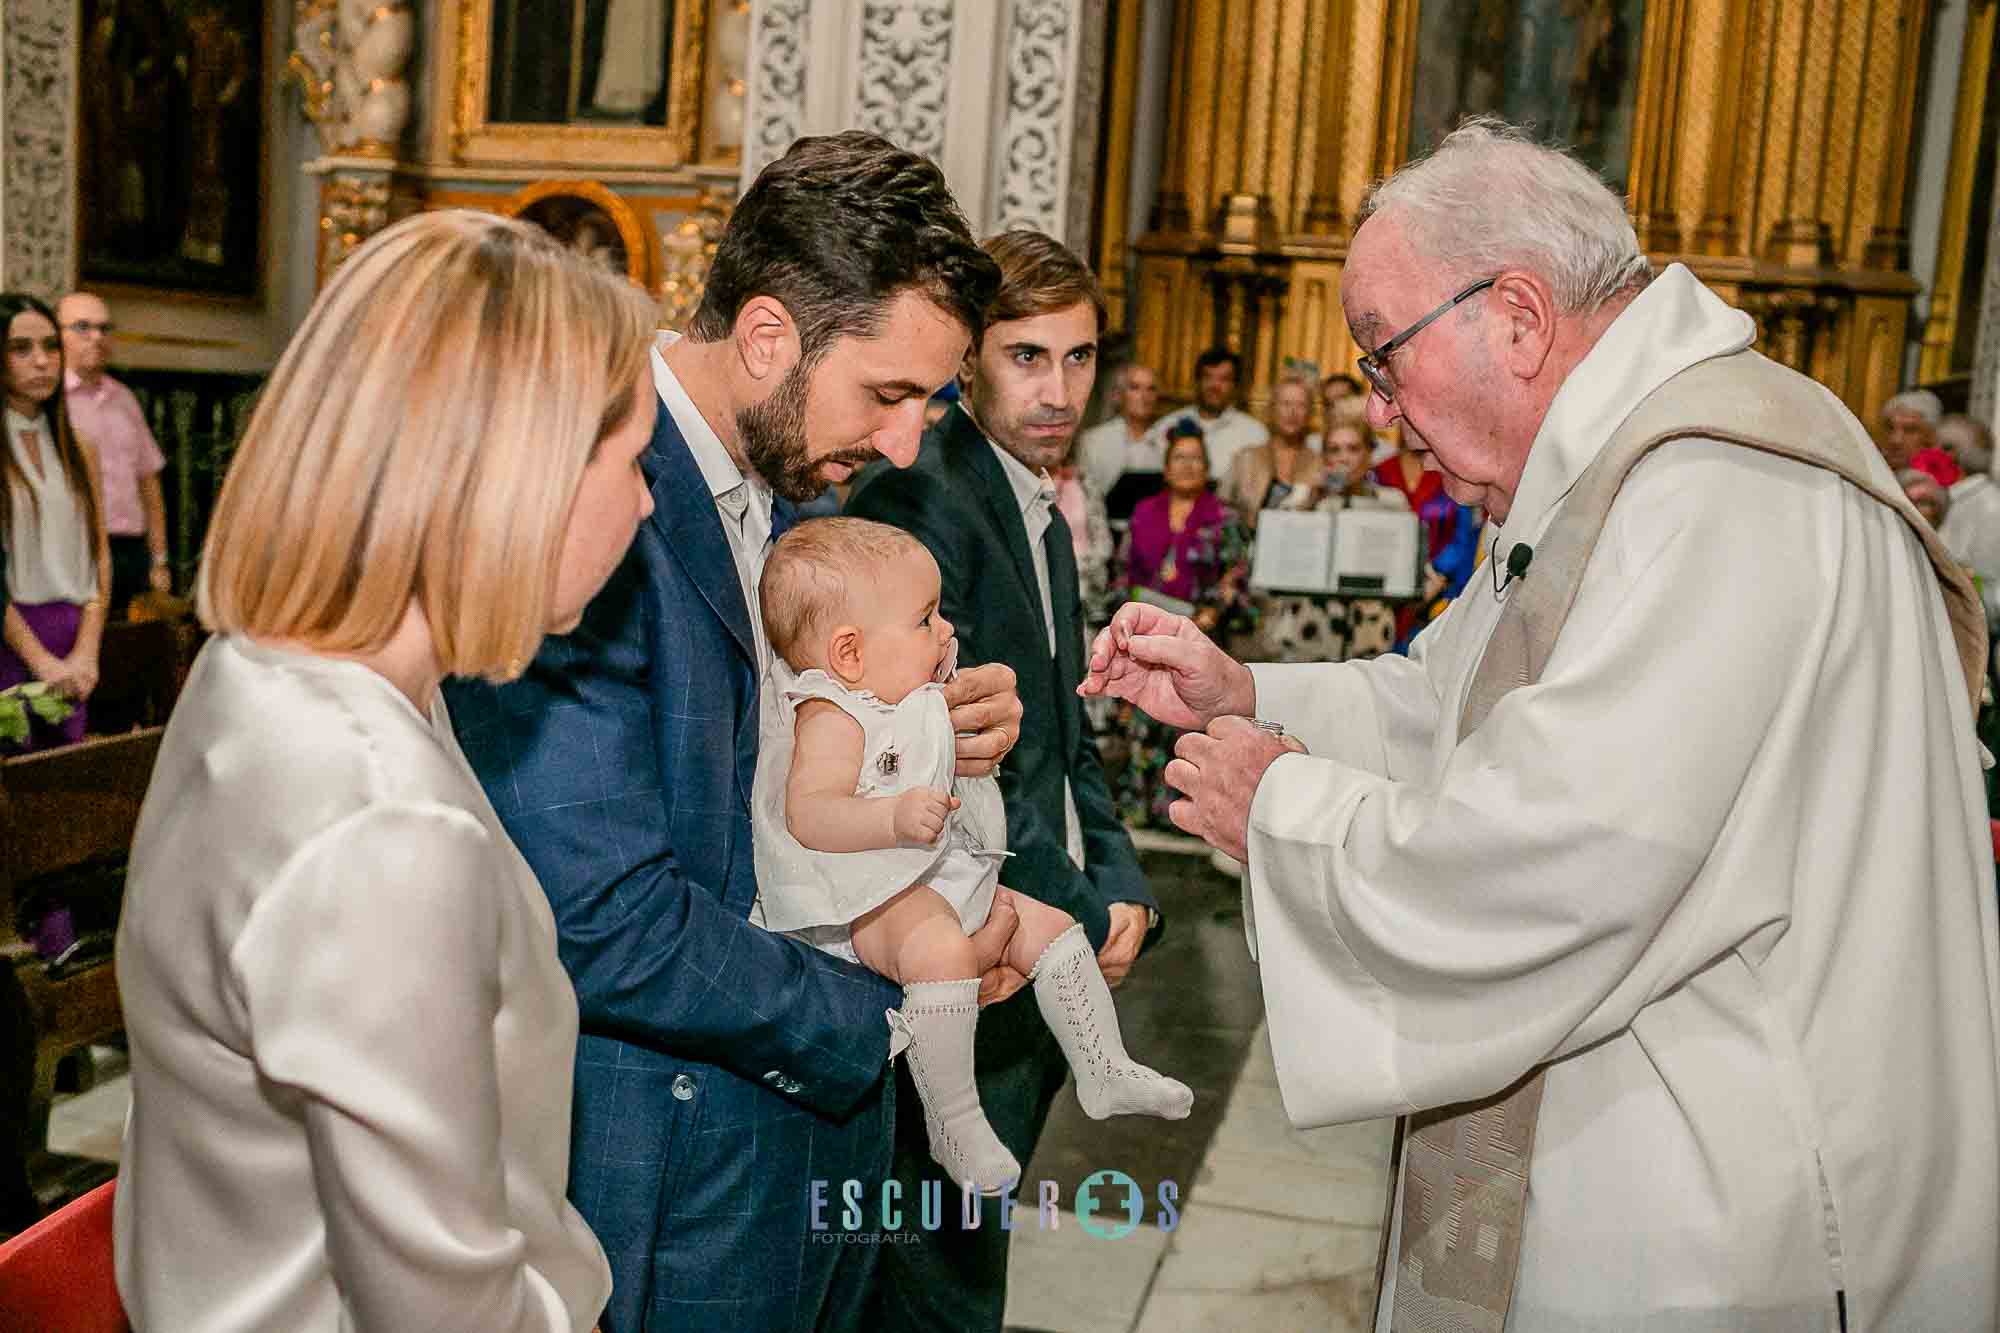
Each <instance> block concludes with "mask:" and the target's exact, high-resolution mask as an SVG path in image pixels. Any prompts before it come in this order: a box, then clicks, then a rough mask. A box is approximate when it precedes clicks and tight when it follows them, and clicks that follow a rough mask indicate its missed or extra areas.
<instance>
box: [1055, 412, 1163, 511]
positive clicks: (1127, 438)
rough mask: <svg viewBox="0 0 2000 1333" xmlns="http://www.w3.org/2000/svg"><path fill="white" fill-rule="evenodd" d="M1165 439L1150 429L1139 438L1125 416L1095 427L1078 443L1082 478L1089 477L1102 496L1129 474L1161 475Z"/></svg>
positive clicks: (1080, 438)
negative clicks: (1146, 473) (1147, 473)
mask: <svg viewBox="0 0 2000 1333" xmlns="http://www.w3.org/2000/svg"><path fill="white" fill-rule="evenodd" d="M1164 444H1165V439H1164V437H1162V436H1161V435H1160V434H1159V433H1158V432H1156V431H1154V430H1153V428H1152V427H1150V426H1148V427H1147V428H1146V429H1145V430H1142V431H1140V432H1139V433H1138V434H1137V435H1134V434H1133V433H1132V427H1131V425H1130V424H1129V423H1128V422H1127V421H1126V420H1125V418H1124V417H1113V418H1111V420H1109V421H1106V422H1103V423H1101V424H1099V425H1095V426H1092V427H1091V428H1090V429H1089V430H1087V431H1085V432H1084V433H1083V434H1082V435H1081V436H1080V437H1079V438H1078V439H1077V442H1076V457H1077V460H1078V463H1079V465H1080V468H1081V470H1082V472H1083V475H1084V476H1086V477H1088V478H1090V481H1091V484H1092V485H1094V486H1096V487H1097V490H1098V493H1099V494H1100V495H1102V494H1106V493H1108V492H1109V491H1110V490H1111V488H1112V487H1113V486H1114V485H1116V484H1117V482H1118V479H1119V478H1120V477H1122V476H1124V475H1125V474H1126V473H1127V472H1158V471H1161V470H1162V468H1163V466H1164V464H1163V462H1162V460H1161V457H1160V455H1161V453H1162V452H1163V450H1162V446H1163V445H1164Z"/></svg>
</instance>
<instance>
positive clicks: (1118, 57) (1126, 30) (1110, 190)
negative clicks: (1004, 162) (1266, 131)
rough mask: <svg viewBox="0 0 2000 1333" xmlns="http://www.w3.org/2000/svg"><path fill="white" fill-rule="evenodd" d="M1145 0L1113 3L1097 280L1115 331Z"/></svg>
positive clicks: (1123, 282) (1122, 309)
mask: <svg viewBox="0 0 2000 1333" xmlns="http://www.w3.org/2000/svg"><path fill="white" fill-rule="evenodd" d="M1144 17H1145V4H1144V0H1113V3H1112V6H1111V36H1112V48H1111V70H1110V103H1111V107H1110V115H1109V116H1108V117H1107V119H1106V121H1105V125H1104V151H1103V155H1102V156H1101V157H1100V158H1099V159H1098V160H1099V161H1100V162H1102V163H1103V164H1104V193H1103V198H1102V200H1101V201H1100V206H1099V210H1098V227H1097V233H1098V244H1097V255H1096V259H1097V276H1098V280H1099V281H1100V282H1101V283H1102V284H1103V286H1104V305H1105V310H1106V314H1107V317H1108V319H1109V323H1110V327H1112V328H1114V329H1121V328H1125V327H1126V319H1125V314H1126V306H1127V304H1128V296H1129V293H1128V291H1127V282H1128V277H1127V274H1126V271H1125V268H1126V265H1125V258H1126V255H1125V229H1126V225H1127V223H1128V221H1129V219H1130V210H1131V206H1132V198H1131V196H1132V132H1133V128H1134V124H1135V121H1136V119H1137V117H1138V111H1139V56H1140V51H1141V38H1142V37H1143V36H1144V33H1145V29H1144Z"/></svg>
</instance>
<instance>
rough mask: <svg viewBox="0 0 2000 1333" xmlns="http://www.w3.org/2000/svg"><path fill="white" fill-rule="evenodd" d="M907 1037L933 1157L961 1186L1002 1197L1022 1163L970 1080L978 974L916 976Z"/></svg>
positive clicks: (906, 1001) (906, 1004)
mask: <svg viewBox="0 0 2000 1333" xmlns="http://www.w3.org/2000/svg"><path fill="white" fill-rule="evenodd" d="M902 1019H903V1023H904V1025H905V1026H906V1027H907V1029H908V1031H909V1034H910V1047H909V1049H908V1050H907V1051H905V1052H904V1053H903V1058H904V1059H905V1060H908V1061H909V1062H910V1081H911V1082H913V1083H915V1084H916V1085H917V1096H918V1097H920V1098H921V1099H922V1100H923V1103H924V1128H925V1130H926V1131H927V1132H928V1133H929V1135H930V1141H931V1156H932V1157H933V1158H935V1159H937V1164H938V1165H939V1166H941V1167H943V1168H944V1169H945V1174H947V1175H949V1176H950V1177H951V1178H952V1180H953V1181H955V1182H956V1183H957V1184H958V1186H959V1188H961V1189H963V1188H965V1187H966V1186H967V1185H971V1186H972V1187H973V1188H974V1189H976V1190H978V1191H979V1192H980V1193H982V1194H998V1193H1000V1192H1001V1191H1002V1190H1004V1189H1005V1188H1006V1187H1007V1186H1008V1185H1010V1184H1012V1183H1014V1182H1016V1181H1018V1180H1019V1179H1020V1178H1021V1164H1020V1163H1019V1162H1017V1161H1015V1160H1014V1154H1013V1153H1010V1152H1008V1151H1007V1145H1006V1144H1004V1143H1002V1142H1000V1137H999V1135H997V1134H995V1133H994V1132H993V1126H992V1125H990V1124H988V1123H987V1122H986V1112H985V1110H984V1108H982V1107H981V1106H980V1105H979V1088H978V1085H977V1084H975V1083H974V1082H973V1081H972V1035H973V1031H974V1029H975V1028H976V1027H977V1026H978V1023H979V978H977V977H973V978H971V979H970V980H967V981H918V982H913V983H911V984H910V985H908V986H905V987H904V988H903V1008H902Z"/></svg>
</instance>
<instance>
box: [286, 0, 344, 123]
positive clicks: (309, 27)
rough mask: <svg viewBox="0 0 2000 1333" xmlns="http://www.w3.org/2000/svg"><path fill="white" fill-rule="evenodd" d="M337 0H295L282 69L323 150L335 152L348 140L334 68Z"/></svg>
mask: <svg viewBox="0 0 2000 1333" xmlns="http://www.w3.org/2000/svg"><path fill="white" fill-rule="evenodd" d="M338 4H339V0H295V4H294V6H293V10H292V53H291V55H289V56H287V57H286V58H285V72H286V73H287V74H289V75H291V76H292V78H293V79H294V80H295V81H296V82H297V83H298V85H299V96H300V97H301V98H302V99H303V101H304V103H305V108H304V109H305V115H306V119H307V120H308V121H310V122H311V123H312V125H313V128H314V129H316V130H317V131H318V132H319V145H320V150H321V151H322V152H327V153H337V152H339V151H340V148H341V145H342V144H343V143H345V142H346V141H347V108H346V106H344V105H342V103H341V100H340V90H339V87H338V85H337V83H336V82H335V80H334V70H335V68H336V67H337V66H338V65H339V64H340V23H339V16H338V15H337V14H336V13H335V10H336V9H337V7H338Z"/></svg>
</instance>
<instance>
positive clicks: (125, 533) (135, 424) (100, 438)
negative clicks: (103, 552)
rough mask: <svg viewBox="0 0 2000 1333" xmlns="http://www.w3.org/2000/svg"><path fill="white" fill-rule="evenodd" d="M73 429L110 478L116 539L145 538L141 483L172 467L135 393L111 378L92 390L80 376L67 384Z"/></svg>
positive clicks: (108, 502) (108, 500)
mask: <svg viewBox="0 0 2000 1333" xmlns="http://www.w3.org/2000/svg"><path fill="white" fill-rule="evenodd" d="M64 388H65V393H64V399H65V401H66V402H67V403H68V405H69V423H70V429H72V430H74V431H75V432H76V433H77V435H78V436H79V437H80V438H82V439H85V440H88V441H90V443H91V445H92V446H93V447H95V448H96V450H97V466H98V469H99V471H100V472H102V474H103V476H104V527H105V530H106V531H108V532H109V533H110V534H111V535H112V536H114V537H142V536H144V535H145V533H146V510H145V507H144V506H143V505H142V504H141V503H140V501H139V482H140V481H141V480H142V479H144V478H146V477H152V476H157V475H158V474H159V471H160V469H161V468H163V467H165V466H166V465H167V460H166V457H165V455H163V454H161V452H160V446H159V445H158V444H156V443H155V442H154V440H153V432H152V430H151V428H149V427H148V426H147V425H146V414H145V413H144V412H143V411H141V410H140V408H139V400H138V399H137V398H135V397H133V396H132V391H131V390H130V389H128V388H126V387H125V386H124V385H122V384H120V383H119V382H118V381H117V380H114V379H112V378H111V377H110V376H109V375H100V376H98V377H97V383H96V384H95V385H93V386H88V387H86V386H85V384H84V382H83V380H82V378H81V377H79V376H78V375H77V373H76V372H75V371H70V372H69V373H68V375H67V376H66V377H65V378H64Z"/></svg>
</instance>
